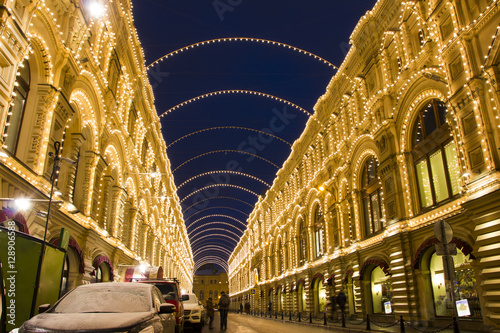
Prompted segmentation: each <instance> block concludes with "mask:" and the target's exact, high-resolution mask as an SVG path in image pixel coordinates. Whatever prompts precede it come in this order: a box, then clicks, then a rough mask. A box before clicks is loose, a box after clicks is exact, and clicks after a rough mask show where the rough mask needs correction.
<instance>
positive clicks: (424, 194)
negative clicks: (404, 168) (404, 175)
mask: <svg viewBox="0 0 500 333" xmlns="http://www.w3.org/2000/svg"><path fill="white" fill-rule="evenodd" d="M415 169H416V170H415V171H416V173H417V184H418V192H419V194H420V205H421V206H422V207H423V208H424V207H429V206H430V205H432V192H431V182H430V179H429V171H428V169H427V160H423V161H421V162H419V163H418V164H417V165H416V166H415Z"/></svg>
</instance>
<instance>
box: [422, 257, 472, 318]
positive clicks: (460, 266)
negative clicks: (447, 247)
mask: <svg viewBox="0 0 500 333" xmlns="http://www.w3.org/2000/svg"><path fill="white" fill-rule="evenodd" d="M453 261H454V264H455V275H456V285H455V290H456V300H457V301H458V300H467V303H468V305H469V309H470V316H471V317H481V307H480V305H479V299H478V296H477V289H476V278H475V273H474V269H473V268H472V260H471V259H469V256H466V255H464V253H463V252H462V251H461V250H460V249H457V254H456V255H454V256H453ZM430 272H431V283H432V294H433V302H434V310H435V314H436V316H453V304H452V301H451V299H449V298H448V297H446V287H445V277H444V271H443V260H442V257H441V256H438V255H437V254H436V253H434V254H433V255H432V256H431V260H430Z"/></svg>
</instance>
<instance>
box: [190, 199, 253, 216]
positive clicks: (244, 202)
mask: <svg viewBox="0 0 500 333" xmlns="http://www.w3.org/2000/svg"><path fill="white" fill-rule="evenodd" d="M211 199H229V200H236V201H238V202H241V203H243V204H245V205H247V206H249V207H251V208H253V207H254V205H252V204H249V203H248V202H246V201H243V200H241V199H238V198H233V197H225V196H216V197H210V198H205V199H203V200H199V201H196V202H195V203H194V204H192V205H191V206H189V207H187V208H186V209H185V210H183V211H182V212H183V213H185V212H187V211H188V210H189V209H190V208H192V207H193V206H196V205H198V204H199V203H201V202H203V201H207V200H211Z"/></svg>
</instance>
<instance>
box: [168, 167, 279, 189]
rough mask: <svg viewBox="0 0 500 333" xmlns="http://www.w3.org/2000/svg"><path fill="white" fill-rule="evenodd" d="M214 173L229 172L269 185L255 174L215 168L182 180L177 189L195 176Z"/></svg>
mask: <svg viewBox="0 0 500 333" xmlns="http://www.w3.org/2000/svg"><path fill="white" fill-rule="evenodd" d="M214 174H231V175H238V176H244V177H248V178H250V179H253V180H256V181H259V182H261V183H262V184H264V185H266V186H267V187H271V185H269V184H268V183H266V182H265V181H263V180H262V179H260V178H258V177H255V176H252V175H249V174H247V173H243V172H239V171H230V170H217V171H208V172H203V173H200V174H197V175H196V176H194V177H191V178H189V179H188V180H186V181H184V182H183V183H182V184H180V185H179V186H177V190H178V189H180V188H181V187H183V186H184V185H185V184H186V183H189V182H190V181H193V180H194V179H196V178H199V177H203V176H207V175H214Z"/></svg>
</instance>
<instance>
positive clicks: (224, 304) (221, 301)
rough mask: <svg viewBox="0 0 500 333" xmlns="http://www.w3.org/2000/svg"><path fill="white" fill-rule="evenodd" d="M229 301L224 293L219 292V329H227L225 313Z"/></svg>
mask: <svg viewBox="0 0 500 333" xmlns="http://www.w3.org/2000/svg"><path fill="white" fill-rule="evenodd" d="M230 304H231V301H230V299H229V296H227V295H226V293H225V292H223V291H221V292H220V298H219V313H220V328H221V329H223V328H227V312H228V310H229V305H230Z"/></svg>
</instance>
